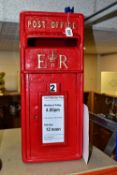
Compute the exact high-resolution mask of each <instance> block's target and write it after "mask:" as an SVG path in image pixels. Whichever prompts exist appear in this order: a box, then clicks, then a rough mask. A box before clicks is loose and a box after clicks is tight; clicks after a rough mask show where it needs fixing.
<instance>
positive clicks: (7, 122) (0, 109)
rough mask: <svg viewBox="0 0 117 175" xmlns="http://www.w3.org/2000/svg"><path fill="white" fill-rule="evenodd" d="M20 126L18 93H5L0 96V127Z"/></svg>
mask: <svg viewBox="0 0 117 175" xmlns="http://www.w3.org/2000/svg"><path fill="white" fill-rule="evenodd" d="M17 127H20V95H19V94H17V93H6V94H4V95H2V96H0V129H6V128H17Z"/></svg>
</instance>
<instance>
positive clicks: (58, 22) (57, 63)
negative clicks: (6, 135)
mask: <svg viewBox="0 0 117 175" xmlns="http://www.w3.org/2000/svg"><path fill="white" fill-rule="evenodd" d="M83 23H84V18H83V15H82V14H75V13H74V14H72V13H70V14H68V13H54V12H22V13H21V14H20V46H21V47H20V53H21V54H20V58H21V120H22V127H21V128H22V159H23V161H24V162H48V161H59V160H73V159H80V158H82V135H83V133H82V128H83V126H82V116H83V40H84V35H83V28H84V24H83ZM68 29H69V30H68Z"/></svg>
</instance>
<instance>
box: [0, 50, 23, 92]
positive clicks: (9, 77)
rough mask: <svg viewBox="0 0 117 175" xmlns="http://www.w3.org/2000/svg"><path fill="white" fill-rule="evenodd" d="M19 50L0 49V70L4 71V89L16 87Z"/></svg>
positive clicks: (14, 88) (15, 88)
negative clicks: (3, 50) (7, 50)
mask: <svg viewBox="0 0 117 175" xmlns="http://www.w3.org/2000/svg"><path fill="white" fill-rule="evenodd" d="M19 65H20V64H19V52H6V51H5V52H2V51H0V72H5V73H6V75H5V88H6V90H10V91H12V90H17V89H18V79H19V78H18V73H19Z"/></svg>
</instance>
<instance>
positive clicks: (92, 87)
mask: <svg viewBox="0 0 117 175" xmlns="http://www.w3.org/2000/svg"><path fill="white" fill-rule="evenodd" d="M84 90H85V91H97V55H94V54H87V55H86V54H85V57H84Z"/></svg>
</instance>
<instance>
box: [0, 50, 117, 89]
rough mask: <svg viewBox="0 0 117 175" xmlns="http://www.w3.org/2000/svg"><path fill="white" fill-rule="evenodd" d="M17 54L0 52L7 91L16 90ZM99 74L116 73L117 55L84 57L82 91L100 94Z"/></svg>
mask: <svg viewBox="0 0 117 175" xmlns="http://www.w3.org/2000/svg"><path fill="white" fill-rule="evenodd" d="M19 69H20V60H19V52H6V51H5V52H2V51H1V52H0V72H2V71H3V72H5V73H6V75H5V87H6V89H7V90H18V83H19ZM101 72H117V54H113V55H105V56H101V55H94V54H85V56H84V90H85V91H96V92H101Z"/></svg>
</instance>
